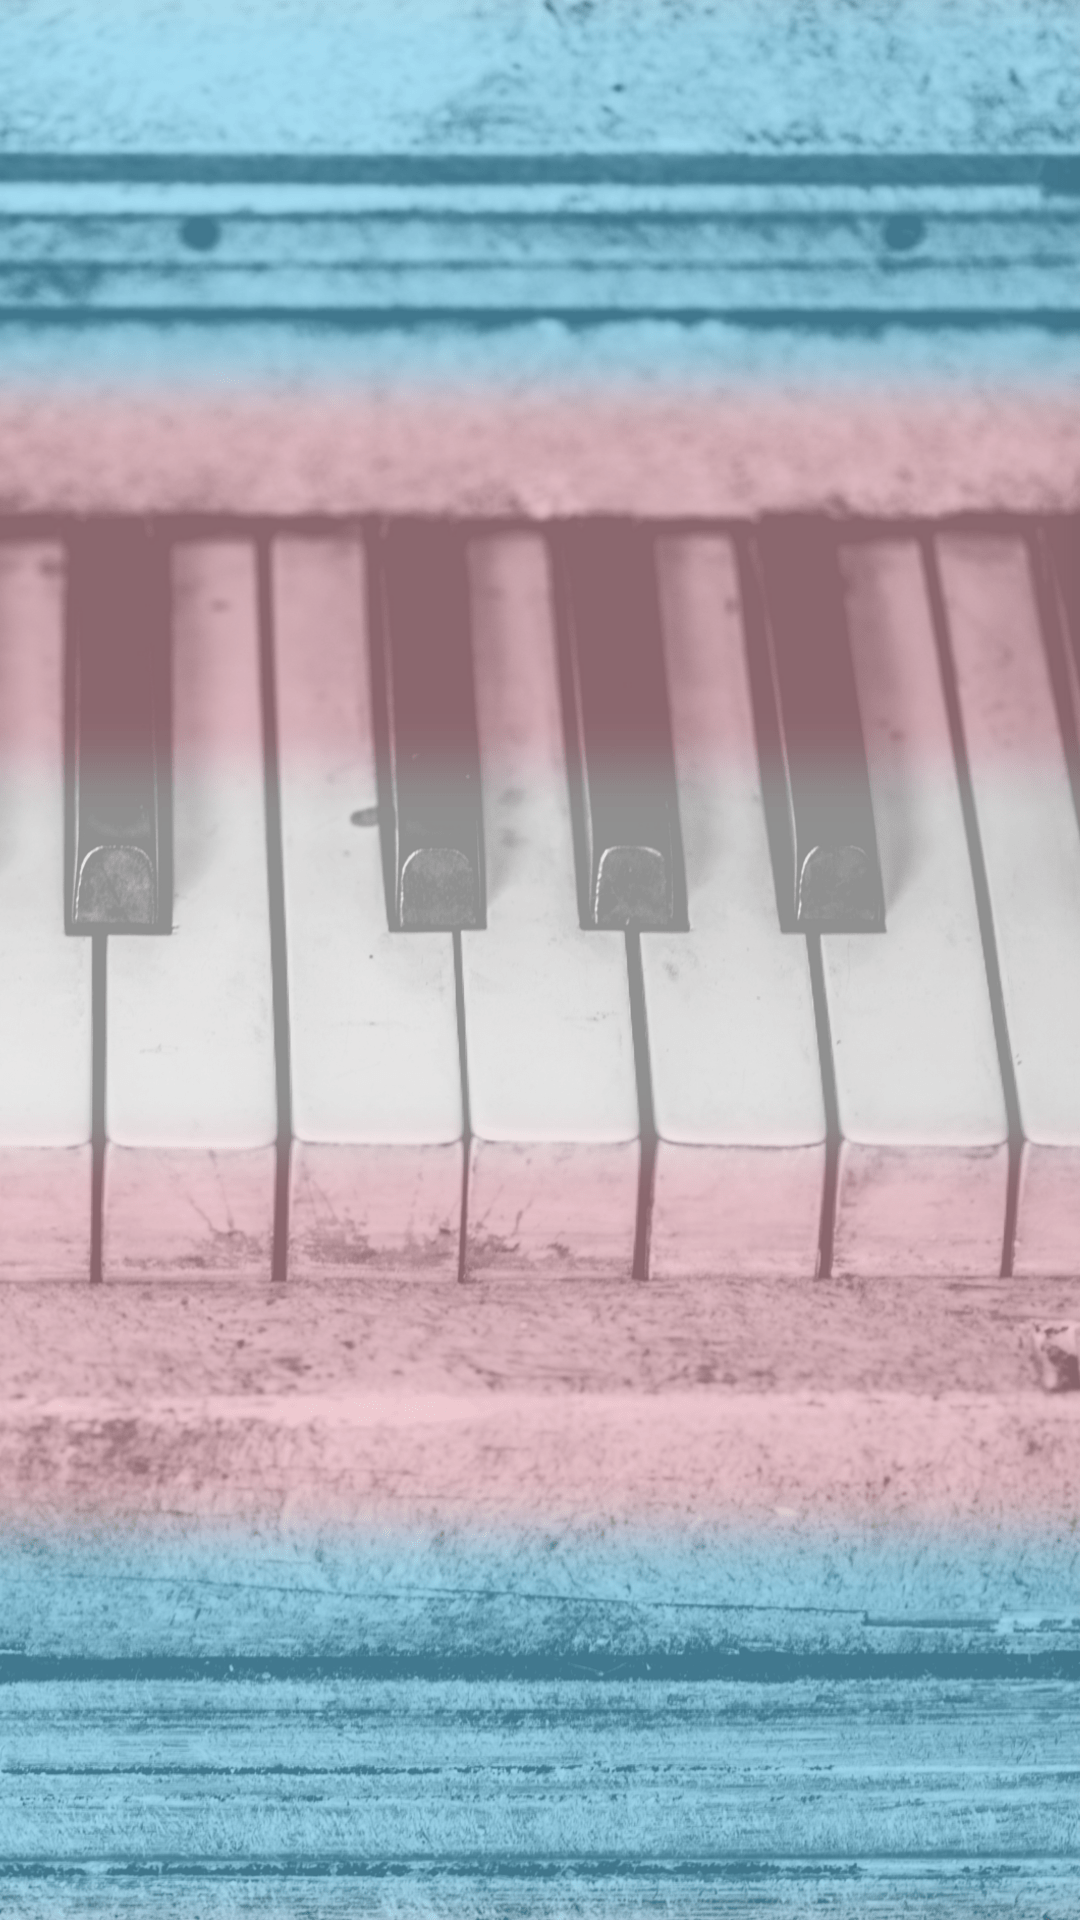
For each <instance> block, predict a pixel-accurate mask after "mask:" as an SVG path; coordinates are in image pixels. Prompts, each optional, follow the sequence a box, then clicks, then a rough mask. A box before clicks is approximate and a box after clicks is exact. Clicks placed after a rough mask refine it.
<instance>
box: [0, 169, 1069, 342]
mask: <svg viewBox="0 0 1080 1920" xmlns="http://www.w3.org/2000/svg"><path fill="white" fill-rule="evenodd" d="M926 165H927V171H928V175H929V178H928V179H927V180H926V181H920V180H919V179H918V178H916V179H915V180H914V181H912V182H908V183H904V182H903V181H901V182H899V183H898V182H895V181H892V180H889V179H887V178H886V179H885V180H883V181H878V182H877V183H874V182H873V181H870V182H868V181H866V180H864V179H860V178H859V176H858V172H857V170H856V169H855V168H854V167H852V177H850V178H849V179H847V180H846V181H845V180H844V179H843V178H841V179H839V180H838V181H835V182H832V183H828V182H821V181H818V182H816V183H815V182H809V183H807V182H804V181H802V180H801V179H800V178H799V173H798V169H797V168H796V167H792V168H791V170H790V172H789V173H788V174H787V175H785V173H784V171H783V170H782V169H781V168H780V167H777V169H776V177H775V178H774V179H769V178H765V179H760V180H755V179H753V178H751V179H750V180H749V181H739V179H738V177H737V175H736V177H734V178H732V179H730V180H727V181H725V180H723V179H722V178H721V179H720V180H718V181H716V180H710V179H709V178H708V177H707V174H706V177H705V178H704V179H701V178H698V177H697V175H698V172H699V169H697V168H693V167H688V168H687V169H686V171H685V174H684V176H683V177H682V178H681V179H680V178H679V177H678V174H677V171H676V169H675V167H674V165H673V167H672V172H673V174H674V175H675V177H674V178H672V179H664V178H663V177H661V178H660V179H658V180H655V181H651V182H650V181H649V180H648V178H647V177H646V179H644V180H642V181H623V180H620V179H619V178H618V175H617V172H616V173H615V175H614V177H610V178H606V179H605V178H604V177H603V175H602V174H601V176H600V177H599V178H596V177H594V170H593V169H590V168H585V167H584V166H582V164H581V163H580V162H579V163H577V164H576V166H575V163H574V162H572V161H571V162H568V163H567V165H566V169H565V170H566V175H567V177H566V178H565V179H563V180H557V181H551V182H548V181H544V180H543V178H540V179H537V180H535V181H532V182H530V181H528V180H514V179H510V180H503V181H499V180H498V178H497V177H496V178H495V179H494V180H485V179H483V178H481V179H479V180H475V181H466V182H462V181H459V180H457V179H456V178H455V175H454V169H453V167H452V165H451V164H450V163H449V162H447V163H446V177H445V178H444V179H441V180H440V179H439V178H438V175H437V171H435V170H434V169H433V171H435V177H434V178H432V179H430V180H421V181H409V180H408V179H407V178H405V179H399V180H395V179H394V178H393V177H392V175H391V178H390V179H389V180H387V181H384V182H369V183H367V184H364V183H361V182H349V181H348V180H347V179H346V180H344V181H341V182H337V183H335V182H333V181H327V182H323V183H303V182H300V183H290V182H289V181H287V180H286V181H280V180H275V178H274V168H273V165H272V163H270V162H268V163H266V166H265V168H264V170H263V177H262V178H258V177H256V178H254V179H250V178H248V177H247V170H244V171H243V172H242V173H241V174H240V176H239V177H238V178H236V179H234V180H232V181H231V182H230V181H229V179H228V177H227V174H226V176H225V178H223V179H221V180H220V181H215V182H213V183H207V182H204V181H200V179H199V177H198V173H197V171H195V170H194V169H193V173H194V177H193V178H192V177H187V178H185V177H184V176H183V175H181V177H180V178H179V179H177V180H176V181H168V182H162V183H158V184H157V185H152V184H149V183H129V182H127V181H125V179H124V175H123V169H122V163H121V162H120V161H119V160H115V161H114V163H113V170H114V177H113V180H112V182H111V183H110V182H109V180H108V179H107V178H106V179H103V180H96V181H90V182H83V181H80V180H78V179H72V180H66V181H50V180H49V179H48V177H47V174H46V177H45V178H44V179H40V180H36V181H35V180H32V179H25V180H23V179H20V180H16V181H5V180H4V178H3V165H2V157H0V315H4V316H7V317H11V316H21V317H23V318H24V319H25V318H28V317H30V316H32V315H40V316H41V317H42V318H43V319H52V320H56V319H58V318H64V319H65V320H67V321H69V322H70V321H71V320H72V319H75V318H78V319H81V320H82V321H83V322H84V323H85V322H86V321H87V320H88V319H90V318H92V317H93V318H97V319H99V320H103V321H104V320H109V319H112V320H114V321H115V320H117V319H120V318H127V319H131V318H132V317H135V316H140V317H144V318H150V319H156V320H159V321H164V320H166V319H168V318H175V317H177V316H188V317H194V316H200V317H202V318H203V319H204V320H211V319H215V318H217V319H228V320H230V321H232V322H235V321H236V320H237V319H238V318H239V317H241V316H244V315H247V316H251V317H255V318H266V317H268V316H271V315H277V316H279V317H281V318H286V319H293V320H299V319H301V318H302V317H304V316H309V317H317V318H318V319H319V322H320V324H321V325H323V326H326V325H327V324H329V323H333V322H336V323H337V324H338V325H342V326H345V325H352V326H356V325H367V326H371V325H374V324H378V323H381V324H384V325H388V324H393V325H399V326H400V325H408V324H413V325H415V324H417V323H418V322H423V323H424V324H425V325H426V326H430V325H431V324H432V322H433V321H434V320H435V319H436V318H437V317H441V318H443V319H444V320H445V319H448V318H452V317H455V316H457V317H458V318H459V319H460V320H461V321H463V322H467V321H469V320H473V321H476V320H477V319H478V318H480V317H482V319H483V322H484V324H485V326H487V327H489V328H490V327H491V326H492V325H494V324H497V323H501V324H502V325H507V324H509V323H511V322H513V321H515V320H516V321H519V322H520V321H521V320H522V319H523V318H526V317H528V316H530V315H545V314H546V315H557V316H559V317H561V318H563V319H564V320H567V321H571V322H572V323H573V324H574V325H576V326H581V325H592V326H595V325H597V324H599V323H601V322H602V321H607V322H609V323H610V321H612V320H613V319H615V318H617V317H620V316H622V317H629V318H634V317H637V316H641V315H650V314H651V315H669V316H671V317H672V318H674V319H676V320H680V321H683V322H686V321H688V320H691V319H700V318H703V317H705V316H708V315H714V316H721V317H726V318H728V319H730V320H732V321H734V322H742V323H744V324H746V325H753V324H755V323H756V324H757V325H759V326H760V325H762V324H765V323H766V322H770V323H772V324H775V321H776V319H777V318H778V317H780V316H786V317H787V318H788V320H789V321H791V320H793V319H794V318H795V317H796V316H801V317H802V318H803V319H804V321H805V322H806V323H807V324H814V325H817V326H828V325H832V326H833V327H835V328H837V329H839V328H841V327H843V328H847V329H848V330H850V329H851V328H852V327H853V326H854V325H855V324H857V323H858V324H861V325H862V326H863V327H864V328H865V327H866V326H867V325H869V324H870V323H871V322H872V320H873V318H874V317H875V316H886V315H887V316H889V317H890V318H891V319H892V320H893V322H894V324H895V323H896V322H898V321H902V320H906V321H907V322H908V323H909V324H915V325H919V326H921V327H924V328H925V327H926V326H927V325H928V324H930V323H931V322H934V321H937V322H939V323H940V322H941V321H944V320H950V319H952V320H955V319H956V318H957V317H958V316H965V315H967V316H969V317H971V318H976V317H977V319H978V322H979V324H980V325H981V326H985V325H986V324H987V323H988V321H989V320H990V319H992V318H995V317H996V318H997V319H998V320H999V321H1002V320H1011V321H1012V322H1013V323H1014V324H1015V323H1017V322H1019V321H1021V320H1024V319H1027V320H1030V321H1032V322H1034V323H1036V324H1040V323H1052V324H1054V325H1056V326H1059V327H1060V326H1062V325H1065V324H1067V323H1068V317H1069V316H1070V315H1071V316H1073V324H1074V325H1075V324H1078V322H1077V315H1078V314H1080V297H1078V295H1077V266H1078V261H1080V201H1078V200H1077V199H1076V197H1075V196H1072V197H1071V196H1070V195H1068V194H1064V193H1062V194H1055V193H1054V192H1053V190H1052V189H1051V190H1050V191H1049V192H1048V191H1047V189H1046V187H1045V185H1044V184H1043V182H1042V181H1041V178H1040V176H1039V174H1038V173H1033V175H1032V177H1031V178H1030V179H1027V180H1025V179H1024V178H1023V177H1021V178H1020V179H1018V180H1016V181H1014V182H1008V181H1005V182H1001V181H998V180H997V179H996V178H995V174H994V170H993V168H992V167H990V166H988V167H987V168H986V169H984V171H983V173H982V174H981V175H980V173H979V170H978V168H977V167H975V166H972V167H971V169H970V174H971V177H970V178H969V179H967V180H964V181H962V182H961V181H959V180H953V179H950V177H949V175H948V174H945V175H944V176H942V175H940V174H935V170H934V163H933V162H932V161H929V162H927V163H926ZM1048 177H1049V178H1050V179H1051V180H1052V179H1053V176H1052V175H1051V176H1048Z"/></svg>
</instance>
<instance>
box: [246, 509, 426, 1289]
mask: <svg viewBox="0 0 1080 1920" xmlns="http://www.w3.org/2000/svg"><path fill="white" fill-rule="evenodd" d="M363 561H364V556H363V552H362V549H361V547H360V546H359V544H358V543H357V542H355V541H349V540H314V539H306V540H300V539H287V540H285V539H283V540H279V541H278V542H276V544H275V547H274V554H273V596H274V645H275V653H274V657H275V668H276V683H277V706H278V740H279V751H280V780H281V814H282V842H283V855H284V872H285V924H286V935H287V950H288V979H289V1026H290V1047H291V1059H292V1108H293V1135H294V1140H293V1150H292V1173H291V1193H290V1211H289V1271H290V1273H291V1274H293V1275H296V1276H298V1277H300V1278H304V1277H308V1276H311V1275H316V1274H321V1275H333V1276H338V1277H351V1276H362V1275H363V1274H365V1273H370V1272H380V1271H392V1272H394V1273H401V1272H403V1271H404V1272H409V1273H415V1274H417V1275H418V1276H419V1275H431V1274H441V1275H443V1276H446V1277H451V1278H456V1276H457V1270H458V1257H459V1245H460V1233H461V1186H462V1178H463V1174H464V1145H463V1123H462V1101H461V1065H460V1057H459V1044H458V1029H457V1005H456V990H455V982H454V949H453V939H452V936H451V935H450V934H448V933H411V934H409V933H391V932H389V931H388V928H387V909H386V890H385V886H384V882H383V870H382V859H381V852H380V844H379V829H378V824H377V822H376V819H375V809H376V806H377V799H378V796H377V791H376V777H375V745H374V737H373V731H372V713H371V691H370V680H369V668H368V636H367V624H366V619H365V606H366V599H365V591H364V585H365V583H364V564H363ZM357 812H365V813H368V814H369V815H370V817H371V824H369V825H354V824H352V822H351V818H350V816H351V815H352V814H354V813H357Z"/></svg>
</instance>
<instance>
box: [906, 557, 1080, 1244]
mask: <svg viewBox="0 0 1080 1920" xmlns="http://www.w3.org/2000/svg"><path fill="white" fill-rule="evenodd" d="M938 555H939V565H940V569H941V581H942V590H943V593H944V597H945V605H946V611H947V616H948V624H949V635H950V640H951V644H952V654H953V659H954V662H955V667H956V677H957V687H958V693H959V699H960V710H961V715H962V719H963V728H964V739H965V745H966V750H967V756H968V763H969V766H970V770H971V785H972V792H973V794H974V798H975V809H976V814H977V816H978V822H979V838H980V842H981V845H982V852H983V860H984V863H985V867H986V877H987V884H988V887H989V891H990V902H991V910H992V914H993V921H994V938H995V942H996V946H997V952H998V962H999V966H1000V970H1001V985H1002V993H1003V996H1004V1001H1005V1015H1006V1022H1007V1026H1008V1031H1009V1046H1010V1051H1011V1054H1012V1061H1013V1068H1014V1071H1015V1075H1016V1088H1017V1094H1018V1096H1019V1105H1020V1123H1021V1132H1022V1136H1023V1142H1022V1149H1021V1162H1020V1191H1019V1204H1018V1208H1017V1220H1016V1237H1015V1243H1014V1257H1013V1270H1014V1272H1015V1273H1017V1274H1051V1273H1062V1274H1064V1273H1075V1272H1076V1271H1077V1266H1078V1264H1080V991H1078V985H1080V832H1078V831H1077V822H1076V812H1075V809H1074V806H1073V797H1072V790H1071V787H1070V784H1069V774H1068V768H1067V766H1066V761H1065V750H1064V746H1063V742H1062V737H1061V730H1060V726H1059V723H1058V717H1057V711H1056V708H1055V705H1054V695H1053V690H1052V686H1051V681H1050V674H1049V670H1048V667H1047V662H1046V656H1045V653H1044V651H1043V646H1042V641H1041V637H1040V632H1039V615H1038V608H1037V604H1036V600H1035V593H1034V587H1033V582H1032V577H1031V569H1030V563H1029V559H1028V554H1027V550H1026V548H1025V546H1024V545H1023V543H1022V541H1020V540H1018V539H990V538H986V537H981V538H976V537H960V536H958V535H952V536H949V537H948V538H944V539H941V540H940V541H939V542H938Z"/></svg>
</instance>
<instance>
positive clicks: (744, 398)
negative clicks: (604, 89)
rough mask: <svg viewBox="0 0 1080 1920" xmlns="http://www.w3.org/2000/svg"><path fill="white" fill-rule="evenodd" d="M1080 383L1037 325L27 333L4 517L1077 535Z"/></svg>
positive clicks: (4, 391)
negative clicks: (1019, 529)
mask: <svg viewBox="0 0 1080 1920" xmlns="http://www.w3.org/2000/svg"><path fill="white" fill-rule="evenodd" d="M1078 368H1080V337H1078V336H1075V335H1070V334H1058V333H1055V332H1054V331H1052V330H1047V329H1042V328H1039V327H1038V326H1035V325H1033V326H1031V327H1027V326H1023V325H1014V326H1011V327H1006V328H1002V329H1000V330H993V329H991V330H989V331H987V330H981V331H980V330H979V329H975V330H974V331H972V330H971V329H964V328H958V327H955V326H951V325H949V324H947V323H944V322H943V324H942V325H941V327H940V328H938V329H936V330H934V331H932V332H926V331H914V332H912V331H907V332H905V331H904V330H902V329H898V328H896V327H895V326H894V325H892V324H891V323H889V322H886V321H882V323H881V324H880V325H877V324H875V325H874V326H872V327H870V328H868V329H867V330H866V331H864V332H855V333H853V334H849V333H847V332H841V334H840V335H839V336H838V337H829V336H828V335H827V334H821V333H814V332H813V331H812V330H810V331H808V330H807V329H806V328H805V327H804V326H801V325H796V324H794V323H792V324H790V325H787V324H783V323H779V324H777V326H776V327H775V328H766V329H765V330H764V331H763V330H761V329H758V328H748V327H745V326H741V325H739V326H737V325H734V324H730V323H728V322H726V321H724V320H722V319H704V320H701V321H693V322H689V321H687V322H683V321H680V320H677V319H674V318H668V319H665V318H663V317H659V318H654V319H651V320H644V319H642V320H637V321H624V322H621V323H620V322H617V321H610V322H605V323H604V324H602V325H597V326H596V327H592V328H587V329H584V330H577V329H575V328H573V327H571V326H569V325H568V324H567V323H566V322H565V321H562V320H559V319H550V318H545V317H539V318H536V319H533V320H529V321H527V322H515V323H514V324H512V325H510V326H508V327H506V328H505V329H501V330H497V331H495V332H492V331H490V330H488V329H487V328H485V327H477V326H475V325H472V324H469V325H451V324H449V323H447V324H433V325H430V326H429V325H426V324H421V325H419V326H418V327H417V328H415V329H410V328H407V327H406V328H400V327H399V328H393V327H388V328H382V329H376V330H374V331H365V330H363V329H361V330H359V331H348V330H346V331H339V332H336V333H335V332H332V331H331V332H327V330H326V329H324V328H323V327H322V326H321V325H320V324H319V323H318V322H317V321H315V320H313V321H312V322H311V324H310V325H303V324H299V323H297V322H293V321H291V322H289V323H288V324H287V325H282V324H281V323H280V322H274V321H265V322H261V323H259V322H256V321H245V322H242V323H241V322H237V323H236V324H234V325H233V324H230V325H229V326H227V327H225V328H218V327H213V326H202V325H198V324H194V323H190V322H185V323H181V322H179V321H169V322H168V323H167V324H165V325H163V326H160V327H156V326H153V325H151V324H149V323H148V322H136V321H124V322H123V323H122V324H116V325H114V324H112V323H109V324H105V325H83V324H82V323H78V322H77V323H76V324H74V325H72V326H68V325H67V324H66V323H61V324H60V325H58V326H49V325H42V324H41V322H40V321H39V320H34V319H30V320H27V321H23V322H19V323H14V322H13V323H12V324H11V325H10V326H8V327H6V328H5V333H4V364H3V373H2V378H0V444H2V445H3V449H4V458H3V466H2V471H0V512H6V513H10V514H13V515H17V516H26V515H27V514H32V513H37V514H44V515H49V514H56V513H63V512H65V511H69V512H76V513H81V512H104V513H108V512H114V511H115V512H121V513H124V512H141V511H145V512H162V513H178V514H189V515H206V514H209V515H215V514H216V515H235V514H246V513H247V514H269V515H292V514H302V515H303V514H357V513H412V512H418V513H454V514H461V515H469V516H472V517H476V518H487V517H490V518H497V519H514V518H522V519H528V520H537V519H545V518H547V517H548V516H552V515H560V514H566V515H569V514H580V513H590V512H605V511H618V512H629V513H635V514H641V515H646V516H649V517H653V518H658V519H671V518H675V519H678V518H679V517H685V516H695V517H704V518H711V519H717V518H721V519H723V518H744V517H747V516H753V515H756V514H758V513H762V512H772V511H780V510H783V509H785V508H791V509H797V510H804V509H811V508H820V509H822V510H825V511H832V512H851V513H863V514H868V515H884V516H909V517H910V516H924V515H925V516H927V517H932V516H942V515H945V514H950V513H955V512H961V511H978V512H986V511H989V510H993V509H995V508H996V509H1000V510H1002V511H1006V510H1008V511H1011V512H1017V513H1020V512H1045V511H1055V510H1062V511H1064V510H1068V509H1069V508H1075V507H1076V506H1077V505H1080V411H1078V409H1077V408H1076V406H1075V404H1074V403H1073V401H1072V398H1071V396H1072V395H1073V394H1074V392H1075V389H1076V382H1077V372H1078Z"/></svg>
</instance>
